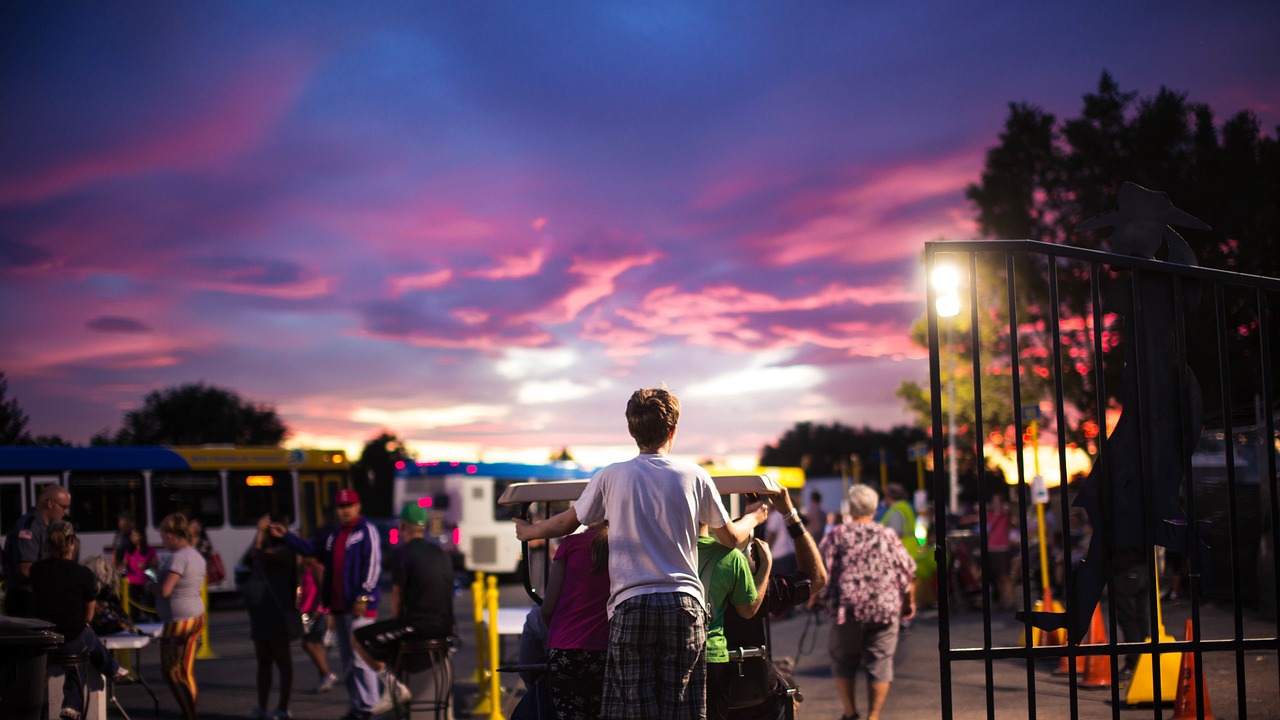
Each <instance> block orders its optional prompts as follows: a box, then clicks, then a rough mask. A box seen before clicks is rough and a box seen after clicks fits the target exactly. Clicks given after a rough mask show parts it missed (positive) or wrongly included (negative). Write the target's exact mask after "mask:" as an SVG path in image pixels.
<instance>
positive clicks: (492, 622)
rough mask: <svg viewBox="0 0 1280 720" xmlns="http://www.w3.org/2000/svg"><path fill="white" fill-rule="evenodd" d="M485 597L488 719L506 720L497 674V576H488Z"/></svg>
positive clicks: (498, 653) (499, 678) (498, 649)
mask: <svg viewBox="0 0 1280 720" xmlns="http://www.w3.org/2000/svg"><path fill="white" fill-rule="evenodd" d="M485 599H486V600H488V605H489V698H490V702H489V705H490V708H489V720H506V718H505V717H504V716H503V715H502V702H501V698H502V685H501V684H500V683H501V677H500V676H499V675H498V660H499V655H500V647H499V645H498V642H499V640H498V578H496V577H494V576H493V575H490V576H489V592H488V593H487V594H486V596H485Z"/></svg>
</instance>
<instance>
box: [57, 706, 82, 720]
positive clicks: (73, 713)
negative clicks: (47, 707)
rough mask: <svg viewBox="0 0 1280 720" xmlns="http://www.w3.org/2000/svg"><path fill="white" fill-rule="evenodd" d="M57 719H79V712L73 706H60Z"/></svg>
mask: <svg viewBox="0 0 1280 720" xmlns="http://www.w3.org/2000/svg"><path fill="white" fill-rule="evenodd" d="M58 720H80V713H79V712H78V711H77V710H76V709H75V708H62V712H60V713H58Z"/></svg>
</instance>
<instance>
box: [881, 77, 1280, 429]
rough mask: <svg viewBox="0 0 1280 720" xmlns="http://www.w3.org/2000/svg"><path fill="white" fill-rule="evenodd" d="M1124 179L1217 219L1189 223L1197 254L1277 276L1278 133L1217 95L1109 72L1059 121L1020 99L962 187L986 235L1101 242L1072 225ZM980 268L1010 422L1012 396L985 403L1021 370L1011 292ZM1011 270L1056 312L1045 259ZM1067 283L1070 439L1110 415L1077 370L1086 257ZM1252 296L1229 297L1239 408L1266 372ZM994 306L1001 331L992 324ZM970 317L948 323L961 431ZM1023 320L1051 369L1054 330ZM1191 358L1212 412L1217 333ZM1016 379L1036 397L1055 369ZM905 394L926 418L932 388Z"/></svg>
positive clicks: (908, 388)
mask: <svg viewBox="0 0 1280 720" xmlns="http://www.w3.org/2000/svg"><path fill="white" fill-rule="evenodd" d="M1277 136H1278V137H1280V130H1278V131H1277ZM1127 181H1128V182H1135V183H1137V184H1139V185H1142V186H1144V187H1147V188H1151V189H1153V190H1159V191H1163V192H1165V193H1167V194H1168V196H1169V198H1170V200H1171V201H1172V202H1173V204H1174V205H1176V206H1177V207H1178V208H1180V209H1182V210H1184V211H1186V212H1188V213H1190V214H1191V215H1193V216H1195V217H1197V218H1199V219H1201V220H1203V221H1204V222H1206V223H1207V224H1208V225H1210V226H1211V228H1212V229H1211V230H1185V231H1181V230H1180V232H1181V233H1182V234H1183V235H1184V237H1185V238H1186V240H1187V242H1188V244H1189V245H1190V247H1191V248H1192V250H1193V252H1194V253H1195V255H1196V258H1197V260H1198V262H1199V264H1201V265H1203V266H1206V267H1213V268H1218V269H1224V270H1232V271H1236V272H1243V273H1249V274H1254V275H1264V276H1270V277H1276V276H1280V143H1278V142H1277V137H1272V136H1268V135H1266V134H1265V133H1264V132H1263V131H1262V129H1261V127H1260V124H1259V122H1258V119H1257V117H1256V116H1255V115H1254V114H1253V113H1252V112H1251V111H1249V110H1243V111H1240V112H1238V113H1236V114H1235V115H1233V116H1231V117H1230V118H1228V119H1227V120H1226V121H1225V122H1222V123H1221V124H1219V123H1217V122H1216V120H1215V115H1214V112H1213V110H1212V109H1211V108H1210V107H1209V106H1208V105H1206V104H1203V103H1196V102H1190V101H1188V99H1187V96H1186V95H1185V94H1184V93H1178V92H1175V91H1173V90H1169V89H1167V88H1161V89H1160V90H1159V91H1158V92H1157V93H1156V94H1155V95H1153V96H1150V97H1145V98H1139V95H1138V93H1137V92H1131V91H1122V90H1121V89H1120V86H1119V84H1118V83H1117V82H1116V81H1115V80H1114V79H1113V78H1112V76H1111V75H1110V74H1109V73H1105V72H1104V73H1103V74H1102V77H1101V79H1100V81H1099V83H1098V87H1097V89H1096V91H1094V92H1093V93H1089V94H1086V95H1085V96H1084V100H1083V107H1082V109H1081V113H1080V115H1079V117H1074V118H1068V119H1065V120H1061V121H1060V120H1059V119H1058V118H1056V117H1055V116H1054V115H1052V114H1050V113H1047V112H1045V111H1044V110H1042V109H1040V108H1038V107H1035V106H1034V105H1030V104H1026V103H1011V104H1010V105H1009V113H1008V116H1007V118H1006V120H1005V124H1004V128H1003V130H1002V132H1001V133H1000V135H999V139H998V142H997V144H996V145H995V146H993V147H992V148H991V149H990V150H988V152H987V155H986V162H985V165H984V167H983V170H982V174H981V177H980V179H979V180H978V182H976V183H974V184H972V185H970V186H969V187H968V189H967V191H966V195H967V197H968V198H969V200H970V201H971V202H973V204H974V206H975V209H976V211H977V221H978V226H979V228H980V230H981V233H982V234H983V235H984V236H986V237H994V238H1008V239H1030V240H1036V241H1041V242H1051V243H1058V244H1067V245H1075V246H1084V247H1093V248H1097V247H1099V246H1100V245H1103V244H1104V243H1103V240H1102V239H1101V237H1100V236H1099V235H1097V234H1095V233H1090V232H1080V231H1078V230H1077V229H1076V227H1077V226H1078V225H1079V224H1080V223H1081V222H1083V221H1084V220H1087V219H1089V218H1092V217H1095V216H1097V215H1099V214H1102V213H1104V212H1107V211H1110V210H1113V209H1114V208H1115V206H1116V198H1117V195H1118V193H1119V189H1120V187H1121V185H1122V184H1123V183H1125V182H1127ZM1164 252H1165V249H1163V248H1162V250H1161V254H1158V255H1157V258H1158V259H1164V257H1163V253H1164ZM978 272H979V280H978V282H977V286H978V291H979V303H980V306H981V308H982V310H983V314H982V316H981V317H982V318H983V325H982V326H980V343H981V345H980V352H981V357H983V358H984V360H985V359H988V358H991V359H997V358H1003V359H1002V360H998V361H997V362H996V364H995V365H992V366H988V367H984V368H983V369H982V372H983V376H982V378H981V383H980V384H981V386H982V393H983V398H984V403H983V416H984V417H983V422H984V427H985V428H986V429H991V430H1005V429H1006V428H1007V427H1008V425H1009V423H1010V422H1011V421H1012V416H1013V412H1014V411H1015V408H1011V407H1007V405H1008V402H1007V401H1006V402H1005V403H1003V404H1000V403H996V402H989V401H988V398H1000V397H1005V398H1007V397H1009V394H1008V392H1007V385H1008V383H1009V376H1010V373H1011V371H1012V369H1013V368H1012V365H1011V360H1010V358H1009V357H1008V352H1009V350H1008V330H1007V327H1008V324H1007V318H1008V314H1007V303H1008V300H1007V298H1005V297H1003V296H1004V288H1005V286H1006V285H1005V279H1004V274H1005V267H1004V264H1003V261H1001V262H1000V263H999V265H998V266H986V265H984V264H983V263H981V262H980V263H979V267H978ZM1015 274H1016V275H1017V277H1016V280H1017V288H1018V293H1019V297H1018V298H1017V299H1016V301H1017V303H1018V305H1019V307H1026V308H1030V309H1032V310H1033V312H1034V313H1037V314H1038V317H1039V318H1044V317H1045V316H1046V315H1047V314H1048V309H1049V308H1048V306H1049V293H1048V287H1047V283H1046V281H1045V277H1046V276H1045V269H1044V268H1041V267H1035V266H1034V265H1032V264H1031V263H1022V264H1016V265H1015ZM1059 283H1060V287H1059V307H1058V310H1059V312H1060V314H1061V317H1062V318H1063V320H1064V322H1063V326H1062V328H1061V331H1060V333H1059V335H1060V337H1059V339H1060V340H1061V342H1062V353H1063V357H1062V358H1061V359H1062V361H1063V367H1064V373H1063V378H1062V383H1063V387H1064V391H1065V393H1066V394H1067V401H1068V403H1070V404H1072V406H1073V408H1074V412H1072V408H1068V416H1069V417H1070V418H1071V419H1070V420H1069V421H1067V422H1064V423H1062V425H1063V427H1061V428H1059V432H1060V433H1061V434H1062V435H1063V437H1064V438H1066V439H1068V440H1075V441H1080V440H1082V439H1083V435H1084V433H1083V432H1082V430H1083V428H1084V427H1085V426H1086V424H1092V423H1096V422H1097V419H1098V418H1099V417H1100V415H1101V414H1100V413H1099V412H1098V410H1097V408H1096V407H1095V406H1096V404H1097V403H1096V400H1095V398H1096V392H1095V389H1094V388H1093V387H1092V384H1093V376H1092V373H1090V372H1085V371H1083V370H1080V369H1078V368H1085V367H1087V365H1088V363H1089V362H1091V361H1089V360H1088V358H1091V357H1092V347H1091V345H1092V341H1091V338H1090V336H1089V332H1088V331H1087V329H1086V327H1085V324H1084V323H1083V322H1081V319H1083V318H1086V317H1087V316H1089V307H1090V304H1091V297H1090V291H1089V278H1088V276H1087V273H1086V271H1085V270H1084V269H1083V268H1081V267H1074V268H1068V269H1067V270H1066V272H1064V273H1062V274H1060V276H1059ZM1251 300H1252V298H1250V297H1248V295H1247V293H1239V294H1236V295H1232V294H1230V293H1228V294H1227V296H1226V314H1227V324H1228V327H1229V328H1231V330H1232V332H1231V333H1230V339H1229V342H1230V343H1231V352H1230V354H1229V357H1230V358H1231V363H1232V365H1231V366H1230V367H1229V368H1227V370H1229V372H1230V373H1231V376H1232V378H1233V379H1234V380H1236V382H1234V383H1233V385H1232V394H1233V398H1232V400H1233V402H1234V403H1235V406H1236V407H1237V408H1239V407H1242V406H1243V407H1252V404H1251V401H1252V396H1253V393H1254V392H1256V390H1257V386H1256V384H1253V383H1251V382H1245V381H1246V380H1252V379H1255V378H1257V377H1259V376H1260V375H1261V374H1262V372H1263V371H1264V369H1262V368H1261V367H1260V366H1259V357H1260V354H1261V348H1260V346H1259V339H1258V318H1257V317H1256V309H1255V306H1254V305H1253V303H1252V302H1251ZM1204 304H1207V303H1204ZM988 315H989V316H990V317H989V319H990V320H991V323H992V326H993V327H994V328H995V330H994V331H991V330H987V329H984V328H985V323H986V322H987V320H988ZM1073 320H1075V322H1072V321H1073ZM968 321H969V318H968V312H967V311H965V312H962V313H961V314H960V316H959V317H956V318H950V319H948V320H947V322H948V324H949V325H950V327H951V328H952V330H953V331H954V333H955V334H954V337H953V338H952V340H951V341H946V340H944V342H946V348H945V349H944V356H943V358H942V360H943V362H942V366H941V370H942V379H943V386H944V387H946V385H947V383H948V381H949V380H950V379H952V378H955V379H956V380H957V397H956V407H955V412H956V414H957V421H958V424H959V427H960V430H961V433H962V434H963V433H964V432H966V431H968V429H969V427H970V426H971V424H972V423H973V422H974V420H975V418H974V417H973V414H974V410H973V409H974V399H973V390H972V388H973V382H972V357H973V348H972V347H970V336H969V322H968ZM1024 322H1026V320H1025V319H1024V318H1023V317H1022V316H1021V311H1020V317H1019V323H1020V325H1019V332H1020V337H1019V351H1020V353H1019V363H1020V364H1022V363H1025V365H1026V366H1031V365H1036V366H1037V367H1038V368H1040V369H1043V368H1045V367H1049V366H1051V365H1052V359H1053V356H1052V352H1051V350H1052V343H1053V340H1054V338H1053V336H1052V333H1050V332H1046V330H1045V328H1044V323H1043V322H1040V323H1039V325H1038V326H1036V325H1034V324H1031V323H1028V324H1026V325H1023V324H1022V323H1024ZM1213 322H1214V319H1213V318H1212V313H1207V312H1206V313H1202V314H1200V315H1199V316H1189V317H1188V323H1189V328H1188V338H1196V337H1213V332H1215V330H1214V328H1213V326H1212V324H1213ZM1001 327H1003V331H1001V330H1000V328H1001ZM1202 333H1203V334H1202ZM913 337H914V338H915V339H916V341H917V342H919V343H920V344H922V345H924V344H925V326H924V322H923V320H921V321H920V322H919V323H917V325H916V327H915V328H913ZM1120 342H1122V338H1121V340H1120ZM1271 342H1272V348H1271V358H1272V367H1271V368H1270V369H1269V370H1266V372H1269V374H1270V375H1271V376H1272V377H1276V376H1277V371H1278V370H1280V333H1274V332H1273V333H1272V335H1271ZM1118 348H1119V344H1118V343H1112V344H1111V345H1110V347H1109V348H1107V349H1106V350H1105V351H1106V353H1107V354H1105V355H1104V367H1105V368H1106V372H1107V373H1108V379H1106V380H1105V381H1104V382H1105V389H1106V391H1107V393H1108V395H1111V396H1114V395H1115V394H1116V393H1117V392H1118V391H1119V389H1120V383H1119V382H1113V381H1112V378H1114V372H1115V370H1117V369H1118V368H1119V366H1120V365H1121V363H1120V362H1119V360H1120V358H1119V356H1118V353H1119V349H1118ZM1002 353H1003V355H1002ZM1113 360H1114V362H1113ZM1082 363H1083V364H1082ZM1188 364H1189V365H1190V366H1191V368H1192V369H1193V370H1194V371H1195V372H1196V374H1197V375H1198V376H1200V377H1201V378H1202V382H1201V385H1202V387H1203V389H1204V394H1205V408H1206V411H1208V412H1210V413H1213V412H1214V411H1216V410H1219V409H1220V408H1221V407H1222V398H1220V397H1219V392H1218V391H1219V386H1218V383H1217V382H1214V381H1211V380H1209V379H1211V378H1213V377H1216V375H1217V374H1218V373H1219V372H1220V368H1219V367H1218V358H1217V348H1216V345H1215V343H1208V342H1206V343H1196V342H1191V343H1188ZM1073 369H1076V370H1075V371H1072V370H1073ZM1020 377H1021V378H1022V380H1023V383H1024V385H1023V397H1024V399H1025V398H1032V399H1033V400H1032V401H1033V402H1034V401H1035V400H1038V399H1040V398H1043V397H1048V394H1047V393H1046V392H1045V389H1044V387H1043V386H1044V385H1046V384H1047V383H1048V382H1051V380H1050V378H1048V377H1047V376H1045V375H1037V374H1035V373H1028V372H1026V371H1025V367H1024V368H1023V372H1022V374H1021V375H1020ZM1206 380H1209V381H1206ZM1002 390H1004V392H1002ZM899 396H900V397H902V398H903V399H904V401H906V403H907V405H908V407H909V408H910V409H912V411H913V412H914V413H915V414H916V415H917V416H918V417H919V418H920V420H921V422H922V423H926V424H927V423H929V417H930V406H929V397H928V389H927V388H921V387H920V386H919V385H917V384H915V383H904V385H903V386H902V387H901V388H900V389H899ZM948 403H949V400H948V399H947V398H945V397H944V400H943V404H944V411H949V410H950V408H949V406H948ZM1096 427H1097V426H1096V425H1093V428H1095V429H1096ZM971 439H972V438H969V440H971ZM961 447H962V448H966V449H968V448H972V443H971V442H970V441H966V442H962V443H961Z"/></svg>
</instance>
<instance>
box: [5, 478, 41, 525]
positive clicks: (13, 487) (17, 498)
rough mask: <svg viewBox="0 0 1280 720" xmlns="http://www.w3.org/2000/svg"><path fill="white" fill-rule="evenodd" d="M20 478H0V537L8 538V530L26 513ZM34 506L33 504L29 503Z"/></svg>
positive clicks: (22, 479) (22, 480)
mask: <svg viewBox="0 0 1280 720" xmlns="http://www.w3.org/2000/svg"><path fill="white" fill-rule="evenodd" d="M23 482H24V478H22V477H20V476H6V477H0V535H4V536H5V537H8V536H9V529H10V528H12V527H13V524H14V523H15V522H17V521H18V518H20V517H22V516H23V515H25V514H26V512H27V505H28V503H27V502H26V499H25V498H23V496H22V483H23ZM31 504H34V503H31Z"/></svg>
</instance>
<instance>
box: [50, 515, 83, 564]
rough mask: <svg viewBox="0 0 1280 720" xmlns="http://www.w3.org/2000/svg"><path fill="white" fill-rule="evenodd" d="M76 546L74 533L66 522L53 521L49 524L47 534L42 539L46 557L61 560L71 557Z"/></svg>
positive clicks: (73, 529)
mask: <svg viewBox="0 0 1280 720" xmlns="http://www.w3.org/2000/svg"><path fill="white" fill-rule="evenodd" d="M75 546H76V531H75V528H73V527H72V526H71V523H69V522H67V521H66V520H54V521H53V522H51V523H49V532H48V534H47V535H45V538H44V549H45V553H46V555H48V556H49V557H52V558H57V559H59V560H62V559H64V558H66V557H68V556H70V555H71V552H72V550H73V549H74V548H75Z"/></svg>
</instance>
